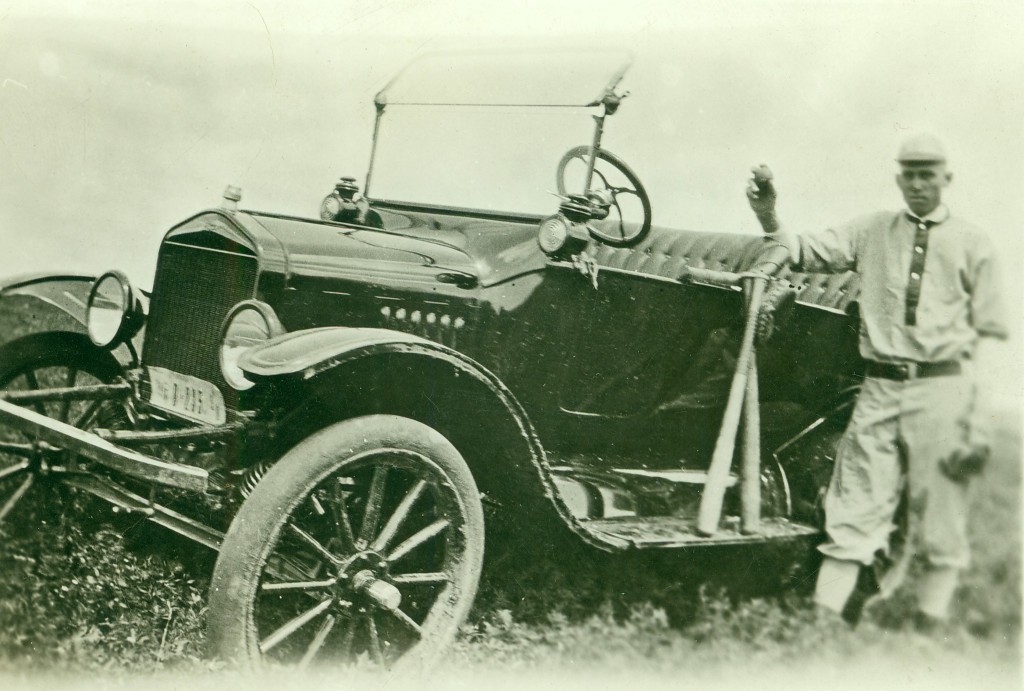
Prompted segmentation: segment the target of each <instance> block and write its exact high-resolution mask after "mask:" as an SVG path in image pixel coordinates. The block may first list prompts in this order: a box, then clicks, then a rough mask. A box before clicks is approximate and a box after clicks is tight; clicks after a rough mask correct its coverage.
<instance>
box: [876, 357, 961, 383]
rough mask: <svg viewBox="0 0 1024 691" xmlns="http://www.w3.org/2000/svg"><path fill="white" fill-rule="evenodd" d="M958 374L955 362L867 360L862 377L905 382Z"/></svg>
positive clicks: (958, 365) (957, 366)
mask: <svg viewBox="0 0 1024 691" xmlns="http://www.w3.org/2000/svg"><path fill="white" fill-rule="evenodd" d="M954 374H960V363H959V362H957V361H956V360H944V361H941V362H899V363H897V362H877V361H876V360H867V361H866V362H865V366H864V375H865V376H867V377H874V378H877V379H895V380H896V381H907V380H908V379H920V378H922V377H945V376H952V375H954Z"/></svg>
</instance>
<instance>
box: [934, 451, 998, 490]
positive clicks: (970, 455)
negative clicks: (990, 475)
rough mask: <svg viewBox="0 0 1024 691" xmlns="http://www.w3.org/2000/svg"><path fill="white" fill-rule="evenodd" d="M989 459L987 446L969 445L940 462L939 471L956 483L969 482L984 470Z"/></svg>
mask: <svg viewBox="0 0 1024 691" xmlns="http://www.w3.org/2000/svg"><path fill="white" fill-rule="evenodd" d="M988 457H989V448H988V446H987V445H985V444H968V445H965V446H961V447H958V448H957V449H956V450H955V451H953V452H952V453H951V454H950V455H949V456H947V457H946V458H944V459H942V460H941V461H939V469H940V470H942V472H943V473H944V474H945V475H946V477H948V478H949V479H950V480H953V481H954V482H967V480H968V479H969V478H971V477H972V476H974V475H977V474H978V473H980V472H981V471H982V470H984V468H985V464H986V463H988Z"/></svg>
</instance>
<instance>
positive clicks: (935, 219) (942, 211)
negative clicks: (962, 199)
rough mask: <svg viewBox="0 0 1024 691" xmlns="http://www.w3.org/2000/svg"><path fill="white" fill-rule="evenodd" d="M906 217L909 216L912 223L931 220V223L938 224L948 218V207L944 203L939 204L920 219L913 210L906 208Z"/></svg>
mask: <svg viewBox="0 0 1024 691" xmlns="http://www.w3.org/2000/svg"><path fill="white" fill-rule="evenodd" d="M907 218H909V219H910V220H911V221H913V222H914V223H919V222H921V221H931V222H932V223H933V224H935V225H938V224H939V223H942V222H944V221H946V220H947V219H948V218H949V207H948V206H946V205H945V204H939V205H938V206H936V207H935V208H934V209H932V211H931V213H930V214H928V215H926V216H925V217H924V218H920V219H919V218H918V217H917V215H916V214H914V212H913V211H911V210H910V209H907Z"/></svg>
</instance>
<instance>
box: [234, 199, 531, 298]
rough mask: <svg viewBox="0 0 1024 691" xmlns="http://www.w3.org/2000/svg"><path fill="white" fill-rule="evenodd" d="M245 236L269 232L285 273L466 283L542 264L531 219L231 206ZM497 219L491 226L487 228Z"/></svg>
mask: <svg viewBox="0 0 1024 691" xmlns="http://www.w3.org/2000/svg"><path fill="white" fill-rule="evenodd" d="M234 217H235V221H236V222H238V223H239V224H240V225H242V226H243V227H245V228H246V229H247V230H249V231H250V233H252V234H253V235H270V236H273V238H274V239H275V240H276V241H277V244H279V246H280V248H281V250H282V251H283V255H284V257H283V258H284V263H285V267H283V268H284V270H285V272H286V273H287V274H288V275H291V276H309V277H330V278H352V279H354V280H361V281H367V280H369V281H374V282H378V281H379V282H388V281H389V280H391V279H399V278H400V279H402V280H409V279H416V278H419V279H422V280H431V281H440V282H442V283H453V284H457V285H463V286H464V287H470V286H474V285H482V286H486V285H492V284H494V283H498V282H500V281H503V280H507V279H508V278H510V277H512V276H514V275H518V274H520V273H523V272H525V271H530V270H535V269H537V268H540V267H542V266H543V264H544V255H543V254H542V253H541V252H540V249H539V248H538V247H537V242H536V232H535V230H534V229H535V227H536V226H534V225H529V224H525V223H502V222H498V221H488V220H477V219H470V220H463V219H458V220H456V221H455V222H453V219H451V218H449V219H446V220H447V222H446V223H444V225H443V226H442V225H441V224H440V223H438V222H437V221H436V220H428V219H425V218H424V217H423V215H422V214H408V213H387V214H386V221H385V225H386V227H385V228H384V229H376V228H351V227H346V226H343V225H341V224H336V223H324V222H320V221H315V220H311V219H301V218H291V217H284V216H274V215H270V214H260V213H255V212H237V213H236V214H234ZM495 226H499V227H495Z"/></svg>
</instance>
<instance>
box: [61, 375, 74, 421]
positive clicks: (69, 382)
mask: <svg viewBox="0 0 1024 691" xmlns="http://www.w3.org/2000/svg"><path fill="white" fill-rule="evenodd" d="M77 378H78V370H77V369H75V368H74V367H70V366H69V367H68V376H67V379H65V380H64V386H65V387H67V388H69V389H70V388H71V387H73V386H74V385H75V380H76V379H77ZM70 412H71V399H68V400H66V401H63V402H62V403H61V404H60V412H59V413H58V414H57V419H58V420H60V421H61V422H67V421H68V413H70Z"/></svg>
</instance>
